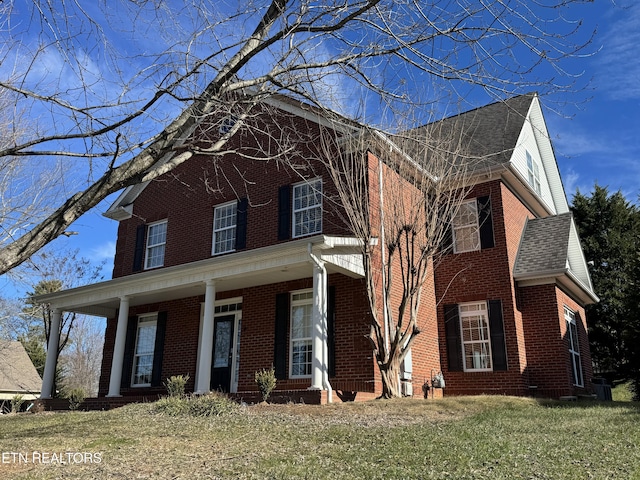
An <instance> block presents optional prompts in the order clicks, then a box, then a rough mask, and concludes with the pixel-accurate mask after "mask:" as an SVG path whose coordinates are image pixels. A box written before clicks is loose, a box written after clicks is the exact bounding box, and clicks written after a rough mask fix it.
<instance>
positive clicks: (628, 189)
mask: <svg viewBox="0 0 640 480" xmlns="http://www.w3.org/2000/svg"><path fill="white" fill-rule="evenodd" d="M576 8H579V12H580V15H581V18H583V21H584V23H585V24H586V27H587V29H589V28H597V35H596V37H595V39H594V42H595V46H596V47H597V50H598V52H597V53H596V54H595V55H593V56H589V57H587V58H583V59H580V63H579V65H580V67H581V68H582V69H583V70H584V77H583V78H589V79H591V81H590V83H589V85H588V87H587V88H586V90H584V91H581V92H579V94H577V95H573V96H572V98H571V103H568V104H566V105H565V104H564V99H563V98H558V97H555V98H554V97H550V98H543V99H542V103H543V108H544V112H545V119H546V121H547V125H548V128H549V133H550V135H551V138H552V141H553V145H554V148H555V153H556V158H557V161H558V165H559V167H560V171H561V174H562V179H563V182H564V186H565V190H566V193H567V196H568V198H569V201H571V196H572V194H573V193H574V192H575V191H576V189H577V188H579V189H580V191H581V192H582V193H589V192H590V191H591V189H592V188H593V185H594V183H596V182H597V183H598V184H600V185H603V186H608V187H609V189H610V191H616V190H618V189H620V190H622V192H623V193H624V194H625V195H626V197H627V199H629V200H631V201H634V202H635V201H637V200H638V196H639V195H640V161H639V158H638V154H639V152H640V135H639V134H638V132H637V130H638V127H640V113H639V112H640V58H638V57H639V54H640V51H639V50H638V47H637V46H638V45H640V2H637V1H636V0H623V1H616V2H615V3H614V1H613V0H599V1H598V2H593V3H588V4H585V5H581V6H577V7H576ZM576 99H577V100H578V103H577V104H574V103H573V102H575V101H576ZM545 106H546V107H547V108H545ZM115 198H116V195H113V196H111V197H110V198H109V199H107V200H106V201H104V202H103V203H102V204H101V205H100V206H99V207H98V208H97V209H94V210H93V211H92V212H89V213H88V214H86V215H85V216H84V217H82V218H81V219H80V220H78V221H77V222H76V224H74V226H73V227H72V228H71V229H70V230H73V231H77V232H78V235H74V236H71V237H69V238H67V237H61V238H59V239H57V240H56V241H55V242H53V247H54V248H55V249H60V250H68V249H79V250H80V254H81V255H82V256H84V257H86V258H90V259H92V260H94V261H96V262H100V261H102V260H104V259H107V260H108V262H107V266H106V268H105V272H104V273H105V278H110V276H111V268H112V259H113V255H114V253H115V239H116V235H117V227H118V225H117V222H115V221H113V220H109V219H107V218H105V217H103V216H102V212H104V211H105V210H106V209H107V208H108V206H109V204H110V203H111V202H112V201H113V200H115ZM2 287H4V289H5V292H7V291H9V290H10V288H9V287H8V285H7V283H6V280H4V281H0V288H2ZM19 293H20V292H18V293H17V294H18V295H19Z"/></svg>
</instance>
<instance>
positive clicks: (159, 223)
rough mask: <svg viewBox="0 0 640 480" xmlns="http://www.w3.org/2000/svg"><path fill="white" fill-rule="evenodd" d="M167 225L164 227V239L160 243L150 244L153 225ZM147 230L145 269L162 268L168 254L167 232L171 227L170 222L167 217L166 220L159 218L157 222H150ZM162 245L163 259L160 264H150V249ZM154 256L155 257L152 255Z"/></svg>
mask: <svg viewBox="0 0 640 480" xmlns="http://www.w3.org/2000/svg"><path fill="white" fill-rule="evenodd" d="M163 224H164V225H165V228H164V241H162V242H159V243H154V244H153V245H150V244H149V239H150V238H151V235H150V232H151V229H152V228H153V227H157V226H159V225H163ZM145 228H146V232H145V241H144V269H145V270H153V269H154V268H160V267H163V266H164V259H165V255H166V254H167V233H168V228H169V222H168V220H167V219H166V218H165V219H164V220H158V221H157V222H153V223H149V224H148V225H147V226H146V227H145ZM158 247H162V260H161V262H160V264H159V265H153V266H149V259H150V257H149V250H150V249H152V248H158ZM151 258H153V257H151Z"/></svg>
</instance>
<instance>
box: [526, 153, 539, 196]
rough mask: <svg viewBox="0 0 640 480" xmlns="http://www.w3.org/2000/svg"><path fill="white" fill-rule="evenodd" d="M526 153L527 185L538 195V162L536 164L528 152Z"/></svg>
mask: <svg viewBox="0 0 640 480" xmlns="http://www.w3.org/2000/svg"><path fill="white" fill-rule="evenodd" d="M526 153H527V173H528V180H529V185H531V186H532V187H533V189H534V190H535V192H536V193H537V194H538V195H540V192H541V190H540V167H539V166H538V162H536V161H535V160H534V159H533V157H532V156H531V154H530V153H529V151H527V152H526Z"/></svg>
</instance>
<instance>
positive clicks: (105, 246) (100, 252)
mask: <svg viewBox="0 0 640 480" xmlns="http://www.w3.org/2000/svg"><path fill="white" fill-rule="evenodd" d="M90 252H91V259H92V260H94V261H97V262H101V261H103V260H113V258H114V257H115V255H116V242H115V241H108V242H104V243H102V244H100V245H96V246H95V247H93V248H91V249H90Z"/></svg>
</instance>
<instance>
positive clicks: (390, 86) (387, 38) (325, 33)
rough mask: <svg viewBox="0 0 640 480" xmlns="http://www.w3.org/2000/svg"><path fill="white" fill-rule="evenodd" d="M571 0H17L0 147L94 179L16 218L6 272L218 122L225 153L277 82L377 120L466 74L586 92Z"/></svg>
mask: <svg viewBox="0 0 640 480" xmlns="http://www.w3.org/2000/svg"><path fill="white" fill-rule="evenodd" d="M576 1H577V0H576ZM571 3H573V2H572V0H552V1H550V2H546V3H545V4H544V5H542V4H540V3H539V2H527V1H526V0H507V1H505V0H489V1H484V2H473V1H471V0H464V1H453V2H451V1H434V2H422V1H417V0H399V1H398V0H394V1H391V0H389V1H383V0H349V1H344V0H331V1H323V2H313V1H311V0H302V1H297V2H293V1H290V0H271V1H258V0H253V1H246V2H238V3H237V4H235V3H233V2H210V1H206V0H191V1H190V2H186V3H185V2H166V1H159V0H157V1H154V0H151V1H144V2H139V1H132V0H114V1H109V2H106V1H103V2H98V3H97V5H92V7H91V8H90V9H89V8H85V6H84V5H83V4H81V3H80V2H69V1H64V0H63V1H61V2H57V3H55V4H54V3H51V2H44V1H38V0H36V1H34V2H30V3H29V4H28V5H26V4H25V3H24V2H16V1H5V2H3V3H2V8H3V9H4V11H3V16H2V20H3V21H4V24H3V25H2V26H3V28H4V30H5V35H4V44H3V46H2V47H3V48H2V49H0V55H1V56H2V57H1V58H0V62H1V65H2V69H0V88H1V89H4V90H5V91H9V92H12V93H13V94H15V95H14V96H13V97H12V98H13V101H14V104H13V108H12V109H10V110H8V111H22V112H24V114H25V115H26V116H25V122H26V125H27V126H28V128H25V129H24V130H25V131H24V132H19V133H18V134H16V135H13V137H12V138H11V141H10V142H9V143H8V144H5V145H2V146H1V147H0V164H1V162H2V159H5V158H29V159H34V158H37V159H41V162H38V163H42V164H43V165H44V166H43V170H41V171H40V173H39V174H34V175H35V176H34V178H36V179H37V178H40V177H41V173H42V171H45V172H46V171H48V170H49V169H50V163H51V162H53V164H54V165H55V164H56V162H59V161H60V160H61V159H62V160H64V161H65V162H67V163H69V162H73V163H74V164H75V165H76V166H79V167H80V168H75V169H74V171H81V172H83V176H80V175H75V176H74V175H72V178H69V177H68V176H67V177H65V181H64V184H63V185H64V188H63V189H62V190H63V191H65V195H64V196H63V197H61V198H65V199H66V200H64V201H63V202H60V203H51V204H50V206H51V211H50V213H49V215H48V216H46V217H45V218H39V221H38V223H37V224H35V225H31V224H28V225H27V224H22V223H20V222H18V223H17V224H15V225H9V224H10V223H11V220H12V218H10V217H8V216H6V215H4V214H2V218H1V219H0V220H1V222H0V224H2V230H3V231H4V232H11V233H10V235H4V238H3V243H2V244H1V245H0V274H2V273H5V272H7V271H9V270H11V269H12V268H14V267H15V266H17V265H19V264H21V263H22V262H23V261H24V260H25V259H27V258H29V256H31V255H33V254H34V253H35V252H36V251H38V250H39V249H40V248H42V247H43V246H44V245H46V244H47V243H48V242H50V241H51V240H53V239H54V238H56V237H57V236H59V235H60V234H62V233H63V232H64V231H65V229H67V228H68V227H69V225H70V224H71V223H73V222H74V221H75V220H76V219H77V218H79V217H80V216H81V215H82V214H84V213H85V212H87V211H88V210H89V209H91V208H93V207H94V206H96V205H97V204H98V203H99V202H100V201H101V200H102V199H104V198H105V197H106V196H107V195H109V194H110V193H113V192H116V191H118V190H120V189H122V188H124V187H126V186H128V185H132V184H136V183H139V182H145V181H150V180H153V179H154V178H157V177H158V176H160V175H162V174H163V173H165V172H167V171H169V170H171V169H172V168H174V167H176V166H177V165H179V164H181V163H182V162H184V161H186V160H188V159H189V158H191V157H192V156H193V155H194V154H195V153H198V150H199V149H198V145H197V144H194V143H193V142H192V141H191V139H192V138H193V136H192V133H193V132H194V129H195V128H196V126H198V125H201V124H202V123H201V121H202V120H203V119H204V118H206V117H209V118H211V119H212V120H211V121H210V122H208V123H209V124H210V125H212V126H213V129H212V130H211V131H210V132H209V133H210V134H211V135H212V138H214V139H215V141H212V142H211V144H210V145H208V146H207V148H206V150H205V152H204V153H208V154H210V155H211V161H212V163H214V164H215V162H216V161H217V159H218V158H219V157H220V156H221V155H223V154H224V153H226V152H228V151H229V150H230V149H232V148H233V146H232V143H231V142H230V141H231V139H233V138H234V136H235V135H236V134H237V132H239V131H241V130H242V129H243V128H246V126H245V122H244V120H245V119H246V118H247V117H248V116H250V115H251V112H252V109H253V108H254V107H255V105H256V104H257V103H260V102H264V101H265V100H266V99H267V98H268V97H269V96H271V95H273V94H276V93H278V94H286V95H289V96H293V97H294V98H296V99H298V100H303V101H305V102H308V103H310V104H311V105H315V106H318V107H325V108H332V109H339V110H340V113H342V114H345V115H348V116H350V117H353V118H354V119H357V120H360V121H363V122H365V123H369V122H370V121H372V120H374V119H380V118H382V117H385V116H389V115H391V116H392V117H393V115H394V114H395V113H396V112H399V111H402V110H403V107H406V106H407V104H411V105H413V106H414V107H417V108H418V109H422V110H425V111H426V110H427V109H428V108H427V107H428V105H435V106H437V104H438V103H437V102H438V101H442V100H443V92H458V91H460V88H461V87H463V86H464V85H475V86H479V87H480V88H481V89H483V90H485V91H487V92H490V93H491V94H492V95H495V96H500V97H504V96H505V95H507V94H509V93H513V92H516V91H517V92H521V91H522V90H523V89H530V88H534V87H535V88H537V89H539V90H540V91H541V92H548V91H559V90H560V91H562V90H572V89H574V88H575V85H574V82H575V76H574V75H572V74H571V72H566V71H565V70H564V68H565V63H564V60H566V59H568V58H572V57H575V56H577V55H579V54H584V53H588V51H587V50H585V48H586V47H587V46H588V45H589V43H590V38H591V37H590V34H591V32H587V34H586V35H585V34H584V32H582V30H581V29H580V28H579V27H580V23H579V22H573V21H571V20H568V18H569V17H570V14H571V12H570V11H569V10H568V8H569V7H570V5H571ZM24 9H27V11H24ZM458 98H460V97H449V98H448V99H446V100H447V103H448V104H450V105H456V103H457V99H458ZM354 99H355V100H354ZM385 120H387V121H388V120H389V118H385ZM14 124H15V122H14ZM200 153H203V152H200ZM36 164H37V163H36V162H31V164H30V165H36ZM56 178H59V177H56ZM36 183H37V180H36ZM58 184H59V185H60V184H61V183H58ZM74 191H76V192H77V193H72V192H74ZM34 218H35V217H34Z"/></svg>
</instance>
